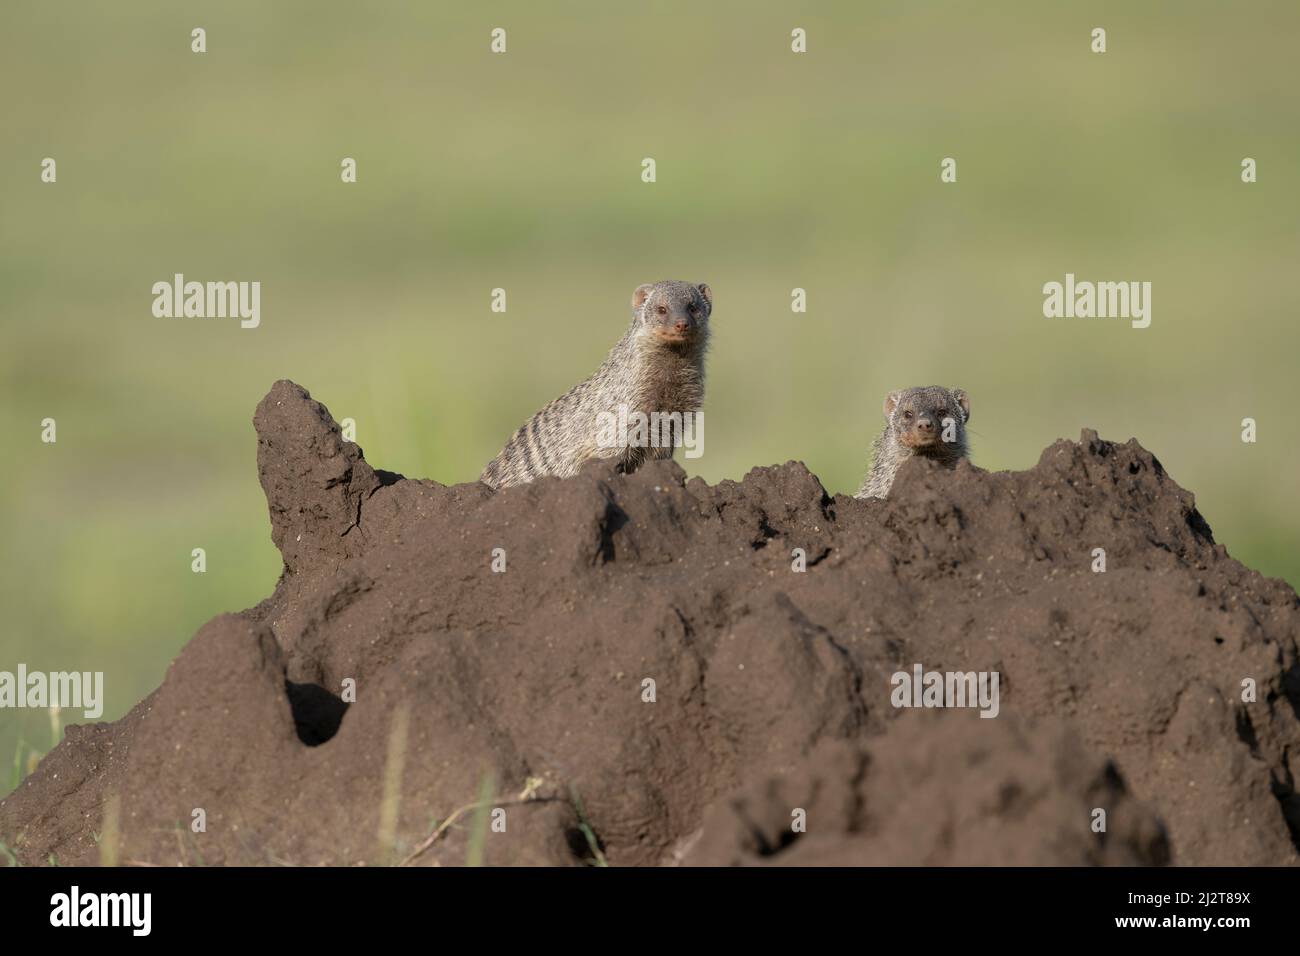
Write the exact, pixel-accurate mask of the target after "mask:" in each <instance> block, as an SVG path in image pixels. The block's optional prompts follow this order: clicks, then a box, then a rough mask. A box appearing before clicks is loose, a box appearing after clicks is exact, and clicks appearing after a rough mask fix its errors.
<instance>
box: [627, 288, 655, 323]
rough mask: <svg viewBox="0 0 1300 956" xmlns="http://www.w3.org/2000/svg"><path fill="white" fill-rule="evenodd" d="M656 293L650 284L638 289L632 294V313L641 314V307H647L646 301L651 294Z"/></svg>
mask: <svg viewBox="0 0 1300 956" xmlns="http://www.w3.org/2000/svg"><path fill="white" fill-rule="evenodd" d="M653 291H654V286H653V285H651V284H650V283H649V282H647V283H645V284H644V285H639V286H637V287H636V291H635V292H633V293H632V311H633V312H635V313H637V314H638V315H640V314H641V306H643V305H645V300H646V299H648V298H650V293H651V292H653Z"/></svg>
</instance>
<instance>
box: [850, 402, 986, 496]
mask: <svg viewBox="0 0 1300 956" xmlns="http://www.w3.org/2000/svg"><path fill="white" fill-rule="evenodd" d="M968 421H970V399H969V398H967V396H966V393H965V392H963V391H962V390H961V389H960V388H940V387H939V386H938V385H926V386H921V387H918V388H905V389H901V390H899V391H896V392H890V393H889V394H888V395H886V396H885V430H884V431H882V432H881V433H880V435H879V436H877V438H876V440H875V441H874V442H872V444H871V452H872V460H871V471H870V472H869V473H868V474H867V477H866V478H865V479H864V480H863V482H862V487H861V488H859V489H858V493H857V494H856V495H855V496H854V497H855V498H884V497H886V496H888V494H889V489H890V488H891V487H892V486H893V484H894V476H895V475H896V474H898V469H899V466H900V465H902V464H903V462H904V461H906V460H907V459H908V458H911V457H912V456H913V455H921V456H923V457H925V458H929V459H931V460H933V461H937V462H939V463H940V464H942V465H944V466H945V467H948V468H955V467H957V462H958V461H960V460H961V459H962V458H966V457H968V455H969V453H970V449H969V447H968V446H967V444H966V423H967V422H968Z"/></svg>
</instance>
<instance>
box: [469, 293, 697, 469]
mask: <svg viewBox="0 0 1300 956" xmlns="http://www.w3.org/2000/svg"><path fill="white" fill-rule="evenodd" d="M712 312H713V292H712V291H711V290H710V289H709V287H708V286H707V285H705V284H704V283H700V284H699V285H691V284H690V283H689V282H672V281H665V282H655V283H653V284H646V285H640V286H637V288H636V291H635V292H633V293H632V325H631V326H630V327H629V328H628V330H627V332H625V333H624V335H623V337H622V338H621V339H619V340H618V342H617V343H616V344H615V345H614V347H613V348H612V349H610V351H609V356H608V357H607V358H606V359H605V361H604V362H603V363H602V364H601V366H600V368H598V369H596V372H595V374H594V375H592V376H591V377H590V378H588V379H587V380H586V381H584V382H580V383H579V384H577V385H575V386H574V387H573V388H571V389H569V390H568V391H567V392H565V393H564V394H563V395H561V396H560V397H559V398H557V399H556V400H555V401H553V402H551V403H550V404H549V405H547V406H546V407H545V408H543V409H542V410H541V411H540V412H538V413H537V414H536V415H534V416H533V417H532V418H530V419H529V420H528V421H527V422H525V423H524V424H523V425H522V426H521V427H520V428H519V430H518V431H517V432H515V434H514V436H513V437H512V438H511V439H510V441H508V442H506V447H505V448H503V449H502V450H501V453H500V454H498V455H497V456H496V457H495V458H493V459H492V460H491V461H490V462H488V464H487V467H486V468H484V469H483V474H482V475H480V476H479V481H482V482H483V483H485V484H487V485H490V486H491V487H493V488H504V487H507V486H510V485H520V484H525V483H526V482H530V481H533V480H535V479H537V478H540V477H542V476H543V475H555V476H556V477H559V478H567V477H569V476H571V475H576V474H577V473H578V470H579V469H580V468H581V467H582V465H583V464H584V463H585V462H587V461H589V460H591V459H593V458H616V459H618V467H619V470H620V471H623V472H631V471H634V470H635V469H636V468H637V467H638V466H639V465H640V464H641V463H642V462H643V461H645V460H646V459H648V458H671V457H672V455H673V449H674V445H675V444H680V443H681V440H682V427H683V422H684V419H683V417H682V416H683V415H684V416H685V419H692V418H693V416H694V414H695V413H697V412H698V411H699V409H700V405H701V404H702V403H703V401H704V352H705V349H706V348H707V346H708V341H709V316H710V315H711V314H712ZM620 411H621V412H622V414H624V415H625V416H627V417H626V418H624V419H622V421H624V422H626V421H628V420H632V421H635V420H636V415H635V413H637V412H639V413H641V414H643V415H644V416H646V418H647V419H649V418H651V416H652V413H655V412H658V413H660V414H659V415H658V416H655V417H654V418H653V419H652V420H651V425H652V427H651V428H650V429H648V431H649V434H648V435H646V434H643V433H637V431H636V429H635V428H632V429H627V428H624V429H619V432H620V434H618V435H616V436H614V437H613V439H612V440H611V436H610V429H609V427H608V426H609V424H610V422H611V418H610V416H613V420H614V421H618V420H619V418H618V416H619V415H620ZM671 413H679V414H676V415H674V414H671ZM657 423H663V427H662V428H655V427H653V426H654V425H655V424H657ZM686 428H687V434H688V435H690V434H691V433H692V432H693V429H694V422H692V423H691V424H690V425H687V426H686ZM642 431H643V432H645V431H646V430H644V429H643V430H642ZM701 437H702V436H701ZM647 438H648V439H650V440H648V441H647V440H646V439H647ZM660 439H663V440H660ZM665 445H666V447H665Z"/></svg>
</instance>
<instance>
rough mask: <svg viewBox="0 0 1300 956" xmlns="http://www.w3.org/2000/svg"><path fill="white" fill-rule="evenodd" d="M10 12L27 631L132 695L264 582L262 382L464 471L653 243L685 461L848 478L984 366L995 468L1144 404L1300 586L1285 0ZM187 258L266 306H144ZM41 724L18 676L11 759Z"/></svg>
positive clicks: (1116, 435)
mask: <svg viewBox="0 0 1300 956" xmlns="http://www.w3.org/2000/svg"><path fill="white" fill-rule="evenodd" d="M196 26H202V27H204V28H205V29H206V30H207V42H208V52H207V53H205V54H202V55H197V54H194V53H191V52H190V31H191V29H192V28H193V27H196ZM497 26H501V27H504V28H506V30H507V31H508V52H507V53H506V54H505V55H503V56H502V55H493V54H491V53H490V52H489V50H488V44H489V32H490V30H491V29H492V28H493V27H497ZM1095 26H1103V27H1105V28H1106V29H1107V31H1108V45H1109V51H1108V52H1107V53H1105V54H1104V55H1096V54H1093V53H1092V52H1090V49H1089V44H1090V37H1089V34H1090V31H1091V29H1092V28H1093V27H1095ZM794 27H803V28H805V29H806V30H807V31H808V45H809V52H808V53H807V54H804V55H795V54H793V53H791V52H790V31H791V29H792V28H794ZM2 30H3V38H2V40H0V44H2V46H0V53H2V55H0V80H2V84H0V88H2V89H3V90H4V95H3V104H4V105H3V133H2V134H0V203H2V206H0V317H2V321H3V352H2V354H0V375H2V377H3V384H2V385H0V423H3V434H4V437H5V447H7V448H8V449H9V452H10V456H9V459H8V460H7V462H6V464H5V466H4V468H3V470H2V472H0V474H2V475H3V477H0V521H2V523H3V534H0V548H3V574H2V576H0V589H2V590H0V600H2V601H3V607H4V618H3V623H2V624H0V627H2V628H3V633H0V669H7V670H13V669H15V668H16V666H17V663H18V662H20V661H21V662H25V663H26V664H28V665H29V666H30V667H31V668H34V669H43V670H51V669H54V670H71V669H76V670H102V671H105V672H106V682H107V706H106V710H105V715H104V717H105V719H112V718H116V717H118V716H120V715H121V714H122V713H124V712H125V711H126V710H127V709H129V707H130V706H132V705H133V704H134V703H135V702H136V701H137V700H139V699H140V698H141V697H142V696H143V695H145V694H146V693H148V692H149V691H150V690H151V689H153V688H154V687H155V686H156V685H157V684H158V682H159V681H160V680H161V678H162V676H163V674H164V671H165V670H166V667H167V664H168V662H169V661H170V660H171V658H172V657H173V656H174V655H175V654H176V653H177V652H178V651H179V649H180V648H181V647H182V645H183V644H184V643H185V642H186V641H187V640H188V639H189V637H190V636H191V635H192V634H193V633H194V631H195V630H196V629H197V628H198V627H199V626H200V625H201V624H202V623H203V622H204V621H206V620H207V619H209V618H210V617H212V616H213V615H215V614H217V613H219V612H221V611H226V610H235V609H240V608H244V607H247V606H249V605H252V604H254V603H256V602H257V601H258V600H260V599H261V598H263V597H264V596H266V595H267V594H269V593H270V591H271V589H272V588H273V586H274V584H275V581H276V577H277V574H278V572H279V568H280V562H279V556H278V554H277V553H276V551H275V549H274V548H273V546H272V545H271V541H270V535H269V523H268V520H267V515H266V507H265V502H264V500H263V497H262V493H261V490H260V488H259V486H258V483H257V473H256V468H255V450H256V443H255V438H254V434H253V431H252V427H251V424H250V419H251V416H252V413H253V408H254V406H255V405H256V404H257V402H258V400H259V399H260V398H261V397H262V395H263V394H264V393H265V392H266V390H267V388H268V387H269V386H270V384H271V383H272V382H273V381H274V380H275V379H278V378H286V377H287V378H292V379H294V380H295V381H297V382H299V383H301V384H302V385H304V386H306V387H307V388H308V389H309V390H310V391H311V392H312V394H313V395H314V396H315V397H317V398H319V399H320V400H322V401H323V402H325V404H326V405H328V407H329V408H330V410H331V411H332V412H333V413H334V415H335V417H336V418H339V419H341V418H344V417H351V418H354V419H355V420H356V421H357V428H358V435H357V438H358V442H359V443H360V444H361V445H362V447H363V448H364V449H365V452H366V456H367V458H368V459H369V460H370V461H371V462H372V463H374V464H375V465H377V466H379V467H383V468H387V469H390V470H395V471H399V472H402V473H404V474H406V475H409V476H420V477H431V478H435V479H437V480H439V481H442V482H447V483H450V482H460V481H472V480H474V479H475V478H476V477H477V475H478V472H479V469H480V468H481V467H482V465H483V463H484V462H485V461H487V460H488V459H489V458H490V457H491V456H492V455H493V454H495V453H496V451H497V450H498V449H499V447H500V446H501V445H502V444H503V443H504V441H505V439H506V438H507V437H508V436H509V434H510V432H511V431H512V430H513V429H514V428H515V427H516V426H517V425H518V424H519V423H520V422H522V421H523V420H524V419H525V418H527V417H528V416H529V415H530V414H532V412H534V411H535V410H536V409H537V408H538V407H540V406H541V405H542V404H544V403H545V402H546V401H548V400H549V399H551V398H553V397H554V396H555V395H557V394H559V393H560V392H562V391H564V390H565V389H567V388H568V387H569V386H570V385H572V384H573V383H574V382H575V381H577V380H579V379H581V378H583V377H585V376H586V375H588V374H589V373H590V372H591V371H592V370H594V369H595V367H596V366H597V364H598V363H599V362H600V360H601V359H602V358H603V356H604V354H605V352H606V350H607V349H608V348H609V346H610V345H611V344H612V343H613V342H614V341H615V340H616V339H617V338H618V336H619V335H620V334H621V333H622V331H623V329H624V327H625V326H626V324H627V322H628V319H629V313H628V307H627V302H628V299H629V296H630V295H631V292H632V289H633V288H634V287H635V286H636V285H637V284H638V283H641V282H646V281H653V280H657V279H661V278H680V279H686V280H690V281H695V282H699V281H707V282H709V283H710V284H711V285H712V287H713V290H714V295H715V311H714V316H713V351H712V354H711V358H710V362H709V391H708V399H707V403H706V409H707V418H708V430H707V443H706V446H705V450H706V454H705V456H704V457H703V458H701V459H697V460H694V461H686V462H684V464H685V465H686V467H687V469H688V471H691V472H692V473H697V474H700V475H703V476H704V477H705V478H706V479H708V480H709V481H718V480H720V479H723V478H737V479H738V478H740V477H741V476H742V475H743V474H744V473H745V472H746V471H747V470H748V469H749V468H750V467H752V466H755V465H764V464H770V463H775V462H781V461H785V460H787V459H790V458H798V459H802V460H803V461H805V462H806V463H807V464H808V466H809V467H810V468H811V469H812V470H813V471H814V472H816V473H817V474H818V475H819V476H820V477H821V479H822V481H823V483H824V484H825V485H826V487H827V489H828V490H830V491H832V492H849V493H851V492H852V491H853V490H854V489H855V488H856V487H857V484H858V482H859V480H860V478H861V476H862V473H863V471H864V468H865V465H866V449H867V446H868V443H869V441H870V439H871V437H872V435H873V434H874V433H875V432H876V431H877V429H878V428H879V426H880V403H881V399H882V397H883V395H884V393H885V392H886V391H888V390H889V389H891V388H897V387H901V386H907V385H915V384H930V383H940V384H947V385H960V386H962V387H964V388H966V389H967V390H968V391H969V392H970V394H971V397H972V403H973V416H972V422H971V425H972V429H973V442H974V457H975V460H976V462H977V463H978V464H980V465H982V466H984V467H986V468H989V469H1007V468H1017V469H1018V468H1027V467H1030V466H1032V465H1033V464H1034V463H1035V462H1036V461H1037V459H1038V456H1039V453H1040V452H1041V450H1042V449H1043V448H1044V447H1045V446H1047V445H1048V444H1050V443H1051V442H1052V441H1054V440H1055V439H1057V438H1059V437H1069V438H1077V436H1078V433H1079V430H1080V428H1082V427H1084V426H1089V427H1095V428H1097V429H1098V430H1099V431H1100V432H1101V434H1102V435H1103V436H1104V437H1108V438H1112V439H1117V440H1121V441H1122V440H1126V439H1128V438H1129V437H1130V436H1136V437H1138V438H1139V439H1140V440H1141V441H1142V443H1143V444H1144V445H1145V446H1146V447H1148V448H1149V449H1151V450H1152V451H1153V452H1155V453H1156V454H1157V455H1158V456H1159V458H1160V459H1161V461H1162V462H1163V463H1164V464H1165V466H1166V468H1167V469H1168V470H1169V471H1170V473H1171V474H1172V475H1173V477H1174V478H1175V479H1176V480H1177V481H1178V482H1179V483H1180V484H1182V485H1183V486H1185V487H1186V488H1188V489H1190V490H1192V491H1194V492H1195V493H1196V496H1197V500H1198V503H1199V506H1200V508H1201V510H1202V512H1203V513H1204V515H1205V516H1206V518H1207V520H1208V521H1209V522H1210V524H1211V526H1212V527H1213V528H1214V531H1215V534H1216V536H1217V538H1218V540H1220V541H1222V542H1224V543H1225V544H1226V545H1227V546H1228V548H1229V550H1230V551H1231V553H1232V554H1233V555H1234V556H1235V557H1237V558H1240V559H1241V560H1243V561H1245V562H1246V563H1247V564H1249V565H1250V566H1252V567H1255V568H1258V569H1259V570H1261V571H1262V572H1264V573H1265V574H1268V575H1272V576H1279V577H1284V578H1286V579H1288V580H1289V581H1291V582H1292V583H1293V584H1294V583H1296V582H1300V554H1298V553H1297V548H1296V545H1297V539H1298V538H1300V513H1298V512H1297V508H1296V506H1295V500H1294V499H1295V495H1296V491H1297V484H1298V483H1297V481H1296V476H1297V465H1298V464H1300V433H1298V432H1297V425H1296V413H1295V408H1296V405H1295V394H1294V393H1293V392H1292V391H1291V389H1292V388H1293V387H1294V383H1295V374H1294V373H1295V370H1296V366H1297V362H1296V357H1297V345H1300V333H1298V332H1297V323H1296V319H1297V315H1298V313H1300V308H1298V307H1300V288H1298V285H1297V264H1298V263H1300V238H1298V235H1300V232H1298V228H1297V227H1298V224H1300V200H1298V196H1300V193H1298V192H1297V185H1296V177H1297V174H1298V173H1300V162H1297V157H1298V156H1300V109H1298V107H1300V84H1298V83H1297V73H1298V72H1300V71H1298V70H1297V66H1296V53H1295V51H1296V49H1297V46H1300V44H1298V42H1297V41H1298V40H1300V7H1298V6H1297V4H1296V3H1294V2H1293V0H1287V2H1277V3H1241V4H1221V3H1212V2H1172V0H1167V2H1150V3H1144V4H1132V3H1128V2H1123V3H1121V2H1115V3H1087V4H1083V3H1078V4H1074V3H1030V2H1019V3H997V2H994V3H980V4H975V3H925V2H906V3H904V2H873V3H860V2H841V3H832V2H826V0H818V2H808V3H760V2H740V0H732V2H712V3H709V4H700V3H690V2H679V3H651V2H643V3H636V4H631V3H610V2H581V3H579V2H568V3H555V4H548V5H545V8H543V5H540V4H537V3H527V2H519V3H491V4H487V3H483V4H460V3H456V4H453V3H415V2H407V3H397V2H390V3H383V4H351V3H347V4H345V3H320V2H313V3H308V2H293V3H287V2H276V3H274V4H269V3H265V2H260V3H254V2H223V3H220V4H218V3H215V2H196V3H187V4H176V3H173V2H139V0H133V2H131V3H128V4H90V3H58V4H55V3H49V2H45V0H6V3H5V8H4V14H3V26H2ZM47 156H49V157H53V158H55V159H56V160H57V163H58V182H57V184H55V185H47V184H43V183H42V182H41V181H40V178H39V173H40V163H41V160H42V159H43V158H44V157H47ZM345 156H350V157H354V158H355V159H356V160H357V161H358V164H359V170H358V172H359V182H358V183H357V184H355V185H344V184H343V183H342V182H340V177H339V172H340V165H339V164H340V161H341V159H342V158H343V157H345ZM647 156H649V157H654V158H655V159H656V161H657V163H658V182H656V183H654V184H652V185H647V184H644V183H642V182H641V179H640V171H641V166H640V163H641V160H642V158H643V157H647ZM946 156H952V157H954V158H956V159H957V163H958V182H957V183H956V184H955V185H944V184H941V183H940V181H939V163H940V160H941V159H942V158H943V157H946ZM1246 156H1250V157H1253V158H1255V159H1256V160H1257V161H1258V163H1259V182H1258V183H1256V184H1253V185H1245V184H1243V183H1242V182H1241V180H1240V163H1241V160H1242V158H1243V157H1246ZM175 272H183V273H184V274H185V275H186V277H187V278H188V279H194V280H199V281H206V280H245V281H251V280H259V281H261V283H262V325H261V327H260V328H258V329H256V330H243V329H240V328H239V326H238V322H237V321H236V320H232V319H226V320H221V319H217V320H200V319H158V318H154V317H153V316H152V314H151V311H150V309H151V305H152V301H153V297H152V293H151V291H150V287H151V286H152V284H153V283H154V282H156V281H160V280H169V279H170V278H171V276H172V275H173V273H175ZM1066 272H1073V273H1075V274H1076V275H1077V276H1078V277H1079V278H1080V279H1092V280H1147V281H1151V282H1152V283H1153V284H1154V289H1153V296H1152V300H1153V322H1152V325H1151V327H1150V328H1149V329H1146V330H1142V331H1139V330H1134V329H1132V328H1130V327H1129V325H1128V323H1127V322H1126V321H1119V320H1107V321H1101V320H1093V321H1086V320H1047V319H1044V318H1043V316H1042V300H1043V295H1042V291H1041V289H1042V286H1043V283H1045V282H1048V281H1053V280H1055V281H1061V280H1062V279H1063V277H1064V275H1065V273H1066ZM498 286H499V287H503V288H505V289H506V290H507V295H508V304H509V310H508V312H507V313H506V314H504V315H501V314H494V313H492V312H491V311H490V310H489V297H490V290H491V289H493V288H494V287H498ZM796 286H798V287H802V288H805V289H807V290H808V312H807V314H804V315H796V314H793V313H792V312H791V310H790V292H791V289H792V288H794V287H796ZM47 416H49V417H53V418H55V419H56V420H57V422H58V442H57V444H55V445H46V444H42V443H41V442H40V422H41V420H42V419H43V418H45V417H47ZM1247 416H1252V417H1254V418H1256V419H1257V420H1258V422H1259V441H1258V443H1257V444H1254V445H1248V444H1243V443H1242V442H1241V440H1240V422H1241V419H1242V418H1244V417H1247ZM678 458H679V460H681V456H680V455H679V456H678ZM195 547H203V548H205V549H206V550H207V556H208V571H207V573H206V574H194V573H192V572H191V570H190V561H191V558H190V552H191V549H192V548H195ZM50 736H51V735H50V728H49V724H48V717H47V715H46V714H44V713H43V712H38V713H33V712H14V711H7V712H4V713H3V714H2V715H0V761H3V765H4V772H3V774H2V775H0V791H3V790H4V789H7V788H8V786H10V785H11V783H12V780H13V776H14V775H13V773H12V772H11V771H13V769H14V768H16V767H19V766H20V765H22V764H25V763H26V762H27V760H28V757H29V755H30V753H32V752H33V751H36V752H39V751H41V750H45V749H48V747H49V745H50ZM20 741H22V742H20ZM10 755H14V757H13V759H12V760H11V758H10ZM11 763H12V764H13V765H14V766H13V767H11V766H10V764H11Z"/></svg>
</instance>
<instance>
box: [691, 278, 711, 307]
mask: <svg viewBox="0 0 1300 956" xmlns="http://www.w3.org/2000/svg"><path fill="white" fill-rule="evenodd" d="M695 288H697V289H699V290H700V295H702V296H704V301H705V302H707V303H709V311H710V312H712V311H713V290H712V289H710V288H709V284H708V283H707V282H701V283H700V284H699V285H697V286H696V287H695Z"/></svg>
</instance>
